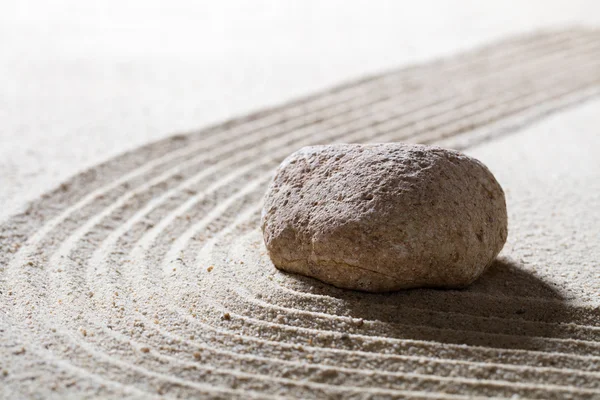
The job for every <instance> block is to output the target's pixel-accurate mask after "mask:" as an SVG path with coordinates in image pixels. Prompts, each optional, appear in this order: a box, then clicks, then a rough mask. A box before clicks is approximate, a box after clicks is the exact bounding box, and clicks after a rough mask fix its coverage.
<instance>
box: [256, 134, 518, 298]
mask: <svg viewBox="0 0 600 400" xmlns="http://www.w3.org/2000/svg"><path fill="white" fill-rule="evenodd" d="M262 229H263V235H264V240H265V244H266V247H267V249H268V252H269V256H270V257H271V260H272V261H273V263H274V264H275V266H276V267H277V268H279V269H282V270H285V271H289V272H294V273H299V274H302V275H308V276H311V277H314V278H317V279H320V280H322V281H324V282H327V283H330V284H333V285H335V286H338V287H342V288H348V289H358V290H365V291H372V292H380V291H388V290H397V289H402V288H412V287H421V286H428V287H463V286H466V285H468V284H470V283H471V282H473V281H474V280H475V279H477V278H478V277H479V276H480V275H481V274H482V273H483V271H484V270H485V269H486V267H487V266H488V265H490V264H491V262H492V261H493V259H494V258H495V257H496V255H497V254H498V253H499V252H500V250H501V249H502V246H503V245H504V242H505V241H506V237H507V216H506V203H505V199H504V192H503V191H502V188H501V187H500V185H499V184H498V182H497V181H496V179H495V178H494V176H493V175H492V173H491V172H490V171H489V170H488V169H487V168H486V167H485V166H484V165H483V164H482V163H481V162H479V161H477V160H475V159H473V158H471V157H468V156H466V155H464V154H461V153H459V152H456V151H453V150H447V149H442V148H439V147H432V146H424V145H412V144H400V143H386V144H373V145H358V144H339V145H329V146H314V147H305V148H303V149H301V150H299V151H297V152H295V153H294V154H292V155H290V156H289V157H288V158H287V159H286V160H284V161H283V163H282V164H281V165H280V167H279V169H278V170H277V173H276V175H275V177H274V179H273V181H272V182H271V184H270V186H269V188H268V190H267V194H266V197H265V204H264V209H263V214H262Z"/></svg>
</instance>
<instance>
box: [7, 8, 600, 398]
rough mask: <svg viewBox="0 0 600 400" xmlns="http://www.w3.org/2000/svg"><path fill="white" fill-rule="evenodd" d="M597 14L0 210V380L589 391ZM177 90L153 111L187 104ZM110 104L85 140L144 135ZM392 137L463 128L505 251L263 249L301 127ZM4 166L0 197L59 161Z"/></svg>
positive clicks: (307, 391)
mask: <svg viewBox="0 0 600 400" xmlns="http://www.w3.org/2000/svg"><path fill="white" fill-rule="evenodd" d="M505 15H506V14H505ZM599 35H600V33H599V32H598V31H586V30H566V31H560V32H559V33H557V34H555V35H552V36H548V35H538V36H536V37H533V38H530V39H527V40H520V41H516V42H515V41H512V42H503V43H501V44H497V45H494V46H492V47H489V48H486V49H484V50H481V51H478V52H475V53H468V54H463V55H460V56H458V57H456V58H454V59H451V60H448V61H445V62H442V63H429V64H425V65H421V66H418V67H416V68H412V69H408V70H404V71H398V72H395V73H392V74H390V75H386V76H383V77H381V78H379V79H376V80H372V81H366V82H362V83H356V84H354V85H350V86H348V87H347V88H346V89H343V90H339V91H335V92H331V93H330V94H323V95H320V96H317V97H316V98H314V99H313V100H310V101H308V102H305V103H299V104H296V105H294V104H292V105H288V106H285V107H282V108H280V109H276V110H273V111H271V112H268V113H264V114H261V115H255V116H253V117H250V118H247V119H241V120H238V121H237V122H234V123H230V124H226V125H221V126H218V127H216V128H214V129H212V130H208V131H200V132H194V133H192V134H190V135H189V136H178V137H174V138H171V139H166V140H165V141H163V142H161V143H157V144H155V145H150V146H146V147H142V148H138V149H136V150H134V151H132V152H131V153H129V154H126V155H123V156H120V157H117V158H113V159H111V160H109V161H108V162H107V163H105V164H102V165H98V166H96V167H94V168H93V169H92V170H90V171H88V172H84V173H81V174H79V175H76V176H75V177H74V178H72V179H70V180H69V181H67V182H66V183H65V184H64V185H62V186H61V187H60V188H59V189H58V190H56V191H54V192H52V193H50V194H48V195H45V196H43V197H39V198H37V199H35V201H34V202H33V203H32V204H31V206H30V207H29V208H28V209H27V210H26V212H24V213H23V214H17V215H13V216H10V217H7V219H6V221H5V222H4V223H3V225H1V226H0V292H1V293H0V398H29V397H33V398H48V397H55V398H62V397H71V398H81V397H103V398H105V397H111V398H117V397H118V398H149V397H153V396H158V395H161V394H162V395H165V396H169V397H176V396H181V397H199V396H204V397H215V398H223V397H239V398H250V397H258V398H268V397H277V396H283V397H296V398H313V397H318V398H351V397H354V398H365V397H378V396H380V397H385V398H390V397H395V398H399V397H407V398H420V397H422V398H426V397H429V398H430V397H440V398H472V397H475V396H482V397H489V396H493V397H511V396H513V395H517V396H520V397H524V398H542V399H549V398H569V397H570V398H598V397H600V299H599V297H598V293H600V277H599V274H598V268H599V265H598V259H599V256H600V250H599V249H598V246H597V242H598V239H597V238H598V237H600V228H599V227H600V211H599V210H600V184H599V182H600V179H599V178H600V164H599V160H598V157H597V155H598V154H599V152H600V140H599V137H598V129H597V127H598V116H599V115H600V102H599V101H598V100H597V95H598V93H599V92H600V47H598V43H600V36H599ZM74 40H75V39H74ZM482 60H489V62H486V61H482ZM90 62H91V61H90ZM76 70H77V69H76ZM29 90H31V92H30V93H31V95H32V94H33V93H34V89H29ZM15 92H17V91H16V90H15ZM186 92H187V90H186ZM38 93H39V91H38ZM198 93H201V91H197V92H195V93H193V94H189V93H188V94H186V95H185V96H184V97H183V98H185V97H186V96H191V95H193V96H194V97H196V96H200V95H199V94H198ZM125 97H127V96H125ZM159 97H160V96H159ZM168 98H169V99H173V98H174V97H168ZM183 98H182V99H183ZM594 98H596V100H594ZM23 99H25V97H23ZM3 101H4V100H3ZM103 101H108V100H106V99H104V100H103ZM122 101H125V100H122ZM11 104H12V103H11ZM23 104H25V103H23ZM68 104H70V105H71V106H72V107H74V108H73V109H72V110H76V109H77V107H78V106H79V105H76V102H72V103H68ZM77 104H78V103H77ZM87 104H90V103H87ZM106 104H109V103H106ZM567 106H569V107H570V108H566V107H567ZM54 107H56V108H54V109H49V110H48V111H49V115H52V113H51V112H50V111H52V110H54V111H56V110H59V109H60V107H59V106H58V105H56V106H54ZM81 107H83V106H81ZM173 107H174V109H175V108H176V106H173ZM182 107H183V108H184V109H185V107H189V105H185V101H183V100H182ZM111 110H112V111H114V112H117V111H116V109H111ZM188 110H189V109H188ZM63 112H64V111H63ZM89 112H90V113H92V111H89ZM170 112H171V111H167V112H165V114H164V115H170V116H169V118H165V119H164V120H163V123H164V124H165V125H160V124H157V126H158V127H161V126H162V127H163V128H164V127H165V126H167V125H168V123H171V125H170V126H171V128H165V129H172V128H173V127H174V125H173V124H178V123H187V122H181V120H177V121H175V120H176V119H171V116H174V115H177V113H174V114H169V113H170ZM149 114H150V115H155V117H153V118H156V119H150V120H149V121H147V122H148V123H149V122H156V121H158V120H160V118H157V117H156V114H153V113H152V112H150V113H149ZM84 115H85V114H83V115H81V116H80V118H83V117H84ZM89 115H92V114H89ZM546 115H550V116H549V117H547V118H546V119H542V120H540V119H541V118H543V117H544V116H546ZM59 116H60V115H57V116H56V117H57V118H58V117H59ZM62 117H64V115H63V116H62ZM113 118H114V115H112V116H111V117H110V118H108V120H110V121H113V122H112V123H114V124H115V125H111V126H112V127H109V126H108V125H107V127H105V130H106V131H110V132H113V133H112V135H114V136H110V135H109V136H107V137H110V138H121V139H122V141H121V142H120V143H121V144H119V145H106V147H102V145H101V144H99V146H100V148H102V151H100V152H99V153H101V154H104V156H100V155H96V156H94V157H105V156H106V155H107V154H111V152H113V151H116V150H117V149H122V148H125V147H130V146H133V145H137V144H140V143H142V142H144V141H145V139H144V136H143V134H142V133H139V132H140V131H144V130H143V129H141V130H140V129H138V130H135V129H133V128H139V127H140V126H141V125H136V124H135V123H132V124H131V125H129V128H130V131H131V132H133V133H132V134H131V137H130V136H128V135H123V134H122V133H120V134H119V132H118V129H116V127H117V126H118V124H117V123H116V120H114V119H113ZM60 120H61V121H63V122H64V123H65V124H66V125H64V127H68V126H69V124H71V123H73V124H75V122H71V120H70V119H67V118H65V119H64V120H63V119H62V118H60ZM124 120H126V121H129V122H132V121H133V119H130V118H129V117H128V118H124ZM10 121H13V122H12V123H14V121H16V119H14V120H9V124H10V123H11V122H10ZM37 121H41V120H37ZM79 121H80V122H81V121H82V119H80V120H79ZM174 121H175V122H174ZM189 121H191V120H189ZM46 122H47V123H49V122H48V121H46ZM192 122H193V121H192ZM140 124H141V122H140ZM42 126H43V124H41V125H39V126H38V128H41V127H42ZM49 126H50V127H54V128H52V129H56V127H57V126H58V125H56V124H51V123H49ZM73 127H74V125H73V126H70V129H72V130H69V129H66V130H65V132H66V135H67V137H74V136H76V130H75V129H74V128H73ZM517 128H518V131H517ZM95 129H96V130H95V132H103V129H102V128H95ZM153 129H157V128H153ZM25 131H27V130H25ZM41 131H43V130H40V131H39V132H41ZM136 132H137V133H136ZM144 132H148V131H144ZM164 133H166V132H162V133H161V134H164ZM31 135H32V136H27V135H25V137H30V138H31V137H33V133H31ZM39 135H40V133H38V138H39ZM136 135H139V136H136ZM156 135H157V136H158V135H159V134H158V133H156ZM157 136H148V137H157ZM98 137H102V136H98ZM65 140H66V141H67V142H69V140H71V139H65ZM87 140H88V142H89V138H88V139H87ZM391 140H409V141H414V142H435V143H443V144H445V145H448V146H452V147H459V148H463V149H465V151H467V152H468V153H470V154H472V155H474V156H475V157H477V158H480V159H481V160H482V161H484V162H485V163H486V164H487V165H488V166H489V167H490V168H491V169H492V171H494V173H495V174H496V176H497V177H498V179H499V181H500V182H501V184H502V185H503V186H504V188H505V189H506V194H507V200H508V207H509V218H510V222H509V230H510V232H509V240H508V243H507V246H506V248H505V250H504V251H503V253H502V257H501V259H500V260H499V261H498V262H497V263H496V264H495V265H494V266H493V267H492V268H491V269H490V271H489V272H488V273H487V274H485V275H484V277H483V278H482V279H481V280H480V281H478V282H477V283H476V284H475V285H473V287H471V288H470V289H469V290H465V291H435V290H413V291H404V292H398V293H395V294H387V295H372V294H361V293H356V292H348V291H341V290H336V289H334V288H331V287H329V286H326V285H323V284H320V283H318V282H316V281H312V280H310V279H307V278H299V277H295V276H291V275H285V274H283V273H281V272H278V271H276V270H275V269H274V268H273V267H272V266H271V265H270V264H269V261H268V258H267V257H266V255H265V253H264V248H263V247H262V243H261V240H260V232H259V230H258V227H257V223H256V221H257V218H258V209H259V208H260V205H261V196H262V193H263V191H264V187H265V182H266V180H267V179H268V178H269V177H270V174H271V173H272V169H273V167H274V166H275V165H277V163H278V162H279V161H280V160H281V158H282V157H284V156H285V155H287V154H288V153H290V152H291V151H293V150H294V149H296V148H298V147H299V146H301V145H303V144H308V143H316V142H325V141H327V142H330V141H363V142H364V141H391ZM55 141H56V139H55V140H54V141H52V140H49V141H48V143H55ZM98 141H100V139H98ZM107 141H110V140H108V139H107ZM69 143H73V142H69ZM82 143H85V141H84V140H83V139H82ZM94 143H96V142H94ZM477 143H479V144H477ZM63 146H64V144H63ZM119 146H121V147H119ZM48 147H49V148H50V149H52V146H51V145H48ZM81 147H82V152H83V153H82V154H86V155H87V156H89V157H90V158H89V159H86V158H85V157H84V158H82V159H79V160H75V161H73V163H72V164H69V167H66V168H65V170H64V171H66V170H69V168H80V167H82V166H84V165H88V164H87V163H88V162H92V158H93V157H92V156H90V155H92V154H94V148H93V147H91V148H88V147H90V146H81ZM57 148H60V147H59V146H55V147H54V149H57ZM3 151H5V150H4V149H3ZM71 152H73V150H71ZM5 153H6V154H7V157H9V156H8V154H9V152H6V151H5ZM15 154H18V150H15ZM40 154H41V153H40ZM44 154H46V155H45V156H41V155H39V154H38V156H36V157H33V158H34V159H38V158H39V159H41V160H47V159H48V158H45V157H48V154H50V153H44ZM78 154H79V152H78ZM11 157H15V156H11ZM8 159H11V158H8ZM56 159H57V160H62V158H61V157H58V156H57V158H56ZM12 160H14V159H12ZM94 161H97V159H94ZM57 163H58V164H60V165H67V164H65V163H64V162H63V161H57ZM15 165H16V164H15ZM38 165H40V164H38ZM47 168H48V170H52V169H51V168H50V167H47ZM15 170H16V171H19V172H17V173H16V175H15V176H23V177H24V178H23V179H24V180H23V182H27V184H28V185H29V186H31V187H33V189H31V190H30V191H27V190H22V191H20V189H17V186H15V185H16V184H15V185H13V186H11V184H10V183H9V184H7V186H6V187H8V188H10V190H9V192H10V193H12V194H9V195H7V204H8V205H11V204H12V205H14V204H17V203H18V201H17V200H14V199H15V197H14V196H17V197H18V196H19V193H21V195H22V198H21V197H19V199H20V201H23V198H26V197H27V196H33V195H34V194H35V191H36V190H38V191H41V190H42V189H40V188H39V187H38V186H42V187H44V185H50V186H55V184H54V183H52V182H56V181H55V180H54V179H58V178H56V177H54V178H52V177H51V175H50V174H51V173H50V172H38V173H36V174H33V175H32V176H30V177H27V175H26V174H24V173H22V171H23V169H21V167H16V169H15ZM2 171H3V172H2V173H3V176H8V175H9V174H8V173H7V172H5V171H6V170H5V169H2ZM71 171H72V170H71ZM73 172H74V171H73ZM21 173H22V175H19V174H21ZM71 173H72V172H71ZM44 177H45V179H46V180H47V181H48V182H46V181H45V180H43V179H42V178H44ZM28 179H29V180H28ZM22 184H23V183H21V185H22ZM47 188H48V186H45V187H44V190H46V189H47ZM11 207H12V206H11ZM16 207H17V208H19V207H22V206H20V205H19V206H16ZM210 267H212V268H210ZM209 269H210V272H209Z"/></svg>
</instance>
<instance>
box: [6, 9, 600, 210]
mask: <svg viewBox="0 0 600 400" xmlns="http://www.w3.org/2000/svg"><path fill="white" fill-rule="evenodd" d="M569 25H583V26H600V1H597V0H589V1H574V0H567V1H547V0H538V1H472V2H469V1H422V0H419V1H411V2H402V1H396V2H391V1H390V2H385V1H294V2H292V1H272V2H266V1H245V2H242V1H240V2H232V1H228V2H223V1H219V2H210V3H209V2H200V1H181V0H177V1H175V0H170V1H164V2H158V1H141V0H136V1H122V0H119V1H116V0H115V1H101V2H100V1H98V2H96V1H94V2H92V1H64V0H63V1H52V2H46V1H41V0H40V1H21V0H14V1H0V123H1V125H0V219H2V218H4V217H6V216H7V215H10V214H11V213H14V212H16V211H18V210H19V209H21V208H22V207H23V206H24V204H25V203H26V201H28V200H32V199H34V198H35V197H36V196H38V195H39V194H41V193H43V192H45V191H47V190H50V189H52V188H54V187H56V186H57V185H58V184H59V183H60V182H61V181H63V180H64V179H66V178H68V177H69V176H71V175H73V174H75V173H76V172H78V171H80V170H81V169H82V168H86V167H90V166H92V165H94V164H97V163H98V162H101V161H103V160H106V159H108V158H110V157H111V156H114V155H116V154H119V153H121V152H123V151H126V150H128V149H132V148H135V147H137V146H140V145H142V144H144V143H147V142H149V141H153V140H156V139H159V138H162V137H165V136H167V135H171V134H173V133H176V132H179V131H185V130H190V129H197V128H200V127H202V126H205V125H207V124H210V123H215V122H218V121H221V120H223V119H225V118H229V117H232V116H236V115H240V114H243V113H246V112H248V111H252V110H256V109H260V108H261V107H265V106H268V105H275V104H277V103H280V102H282V101H285V100H288V99H291V98H294V97H297V96H302V95H305V94H309V93H311V92H314V91H317V90H319V89H322V88H326V87H328V86H331V85H334V84H336V83H338V82H340V81H343V80H349V79H353V78H355V77H360V76H364V75H366V74H372V73H377V72H381V71H384V70H386V69H389V68H395V67H398V66H402V65H405V64H409V63H414V62H421V61H426V60H430V59H432V58H436V57H439V56H443V55H449V54H453V53H456V52H457V51H459V50H463V49H468V48H472V47H474V46H477V45H480V44H484V43H486V42H489V41H490V40H494V39H497V38H501V37H505V36H507V35H511V34H518V33H523V32H530V31H534V30H538V29H551V28H559V27H564V26H569Z"/></svg>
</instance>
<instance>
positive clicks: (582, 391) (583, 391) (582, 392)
mask: <svg viewBox="0 0 600 400" xmlns="http://www.w3.org/2000/svg"><path fill="white" fill-rule="evenodd" d="M434 379H435V378H434ZM581 393H585V391H582V392H581Z"/></svg>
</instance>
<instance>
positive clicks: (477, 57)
mask: <svg viewBox="0 0 600 400" xmlns="http://www.w3.org/2000/svg"><path fill="white" fill-rule="evenodd" d="M576 33H578V34H579V35H581V34H583V35H584V37H585V36H587V35H590V36H591V34H590V32H587V31H576V32H573V31H564V32H558V33H557V34H553V35H550V36H546V35H538V36H540V37H538V36H536V37H534V38H533V39H537V40H540V39H541V43H537V40H528V39H529V38H528V37H525V38H523V39H516V40H514V39H513V40H508V41H506V42H505V43H501V44H500V45H499V49H501V48H502V46H505V45H514V44H515V42H516V44H522V45H523V46H522V48H521V47H517V48H516V49H514V50H516V52H515V53H514V54H513V53H512V52H511V51H509V52H507V53H503V52H501V51H498V50H499V49H497V48H496V46H489V47H486V48H483V49H481V50H477V51H474V52H473V54H472V55H468V56H464V58H468V57H469V56H471V57H474V60H472V61H471V60H469V62H465V61H464V58H463V57H461V58H459V62H458V63H457V64H458V65H457V66H458V67H459V68H458V71H459V72H460V71H461V68H468V66H469V65H470V63H472V62H473V63H477V62H479V61H482V60H487V61H488V62H489V61H501V60H502V59H503V58H505V57H506V56H508V57H511V56H512V57H514V56H517V55H519V54H521V55H523V56H525V55H527V54H528V52H533V54H534V55H535V54H536V52H535V50H538V49H537V48H536V46H539V45H540V44H542V45H550V51H549V52H548V54H553V53H554V52H558V51H560V50H564V49H562V48H561V45H569V44H570V43H572V42H573V41H575V42H576V41H577V39H579V37H578V36H577V34H576ZM592 33H594V32H592ZM573 34H575V40H573V37H572V35H573ZM582 39H584V38H582ZM521 41H524V43H520V42H521ZM546 42H548V43H546ZM556 45H558V48H557V49H554V47H553V46H556ZM568 48H569V47H567V49H568ZM542 49H544V47H543V46H542ZM509 50H511V49H510V48H509ZM488 51H491V52H492V54H491V55H489V54H488V53H487V52H488ZM542 54H544V53H543V52H542ZM494 55H498V56H499V57H498V60H496V57H493V56H494ZM508 60H509V61H511V59H510V58H508ZM434 64H442V65H441V66H443V67H449V66H447V65H444V63H434ZM451 66H452V65H451ZM451 66H450V67H451ZM415 68H417V69H418V68H419V67H415ZM442 71H444V69H442ZM436 72H438V73H439V72H440V71H436ZM467 72H469V71H467ZM402 73H403V70H400V71H399V72H396V73H392V74H386V76H387V75H394V74H398V75H400V74H402ZM435 76H437V75H435ZM426 78H427V82H428V83H431V77H430V76H427V77H426ZM372 80H373V79H368V81H369V82H371V81H372ZM369 82H363V81H360V82H358V83H357V84H352V85H342V86H340V87H338V88H334V89H331V91H330V92H331V94H328V95H326V96H323V95H317V96H311V97H309V98H307V99H301V100H298V101H295V102H292V103H289V104H286V105H284V106H281V107H277V108H274V109H272V110H267V111H266V112H259V113H255V114H252V115H250V116H248V117H242V118H239V119H237V120H233V121H229V122H227V123H225V124H223V125H220V126H216V127H210V128H207V129H205V130H203V131H201V132H199V133H198V134H196V135H195V136H200V135H204V136H209V138H212V137H214V136H215V135H216V134H218V133H224V132H226V131H228V130H229V131H231V130H235V129H236V128H238V127H239V126H238V125H239V124H241V123H244V122H246V123H247V124H246V125H242V128H245V127H247V126H248V125H249V126H250V129H246V130H243V129H242V131H241V132H237V133H235V134H234V135H231V134H230V135H229V136H230V137H233V138H238V137H240V136H243V135H245V134H248V133H251V132H253V131H256V130H257V127H255V126H254V125H256V124H258V123H259V122H260V121H263V120H264V119H268V118H269V117H272V116H273V115H272V114H275V116H276V117H277V118H275V119H276V121H275V122H268V123H266V124H263V125H262V126H259V127H258V129H260V128H266V127H272V126H276V125H280V124H283V123H286V122H289V121H290V120H294V119H295V118H299V117H303V116H306V115H310V112H309V113H308V114H297V115H295V116H294V117H292V118H290V119H289V120H287V119H283V120H282V119H281V118H280V116H279V115H277V114H276V113H277V112H278V111H281V110H285V109H290V110H294V109H296V108H299V109H300V110H302V107H306V105H307V104H311V102H312V103H314V102H318V100H319V99H322V98H328V97H327V96H333V95H334V94H335V95H338V96H339V95H340V94H344V93H346V92H347V91H348V90H350V89H353V88H354V87H355V86H356V87H358V88H360V87H362V86H363V85H365V84H368V83H369ZM358 98H359V99H361V98H363V97H358ZM353 99H356V97H350V98H349V99H345V100H344V99H342V103H343V102H345V101H351V100H353ZM332 103H333V104H336V103H335V102H332ZM359 104H360V103H359ZM367 104H368V103H367ZM330 106H331V104H329V103H328V102H326V104H325V106H324V107H323V108H318V107H317V108H316V111H317V112H318V111H323V110H326V109H327V108H328V107H330ZM319 119H322V117H316V118H315V119H314V120H313V121H314V122H317V121H318V120H319ZM296 127H298V126H296ZM230 133H231V132H230ZM163 143H167V140H163V141H161V142H158V143H156V144H152V145H149V146H145V147H143V148H142V149H143V150H146V149H148V148H151V147H153V146H156V145H161V144H163ZM203 147H204V146H202V145H198V146H192V148H183V149H177V150H175V151H173V152H172V153H171V154H166V155H164V156H162V157H160V158H159V159H156V160H153V161H151V162H149V163H148V164H147V165H144V166H142V167H139V168H137V169H136V170H134V171H132V172H130V173H128V174H126V175H125V176H123V177H121V178H120V179H118V180H117V181H116V182H110V183H109V184H108V185H107V187H106V188H104V189H105V191H108V190H110V189H111V188H114V187H117V186H118V185H120V184H123V183H125V182H127V181H128V180H130V179H131V178H132V177H135V176H137V175H139V174H142V173H143V172H144V171H147V170H149V169H150V168H152V167H155V166H157V165H160V162H163V161H169V160H172V159H175V158H176V157H178V156H180V155H188V154H190V153H193V152H195V151H196V150H197V149H200V148H203ZM128 154H129V153H128ZM108 163H110V162H108ZM108 163H107V164H108ZM102 193H103V190H102V188H101V189H100V190H96V191H94V192H92V193H90V194H89V195H87V196H86V197H85V198H84V199H83V200H81V201H80V202H79V203H78V204H77V205H76V206H74V207H75V209H78V208H81V207H83V206H84V205H85V204H88V203H89V202H91V201H92V200H94V199H95V198H96V197H97V196H98V195H102ZM65 211H68V210H65ZM70 211H71V212H72V211H73V210H70ZM63 216H64V213H62V214H61V215H59V217H57V218H55V220H54V223H48V224H46V226H45V227H44V228H45V229H43V230H41V231H39V232H38V233H37V234H36V235H34V238H35V237H40V236H41V235H43V234H44V233H45V231H47V230H49V229H50V228H52V227H53V226H54V225H55V224H56V221H60V220H62V219H64V217H63ZM48 225H49V226H48Z"/></svg>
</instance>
